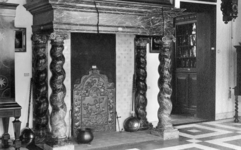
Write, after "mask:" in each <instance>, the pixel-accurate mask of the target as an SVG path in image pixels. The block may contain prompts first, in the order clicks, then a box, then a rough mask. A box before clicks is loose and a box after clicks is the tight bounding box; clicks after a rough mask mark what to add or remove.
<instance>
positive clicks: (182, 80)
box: [174, 73, 188, 112]
mask: <svg viewBox="0 0 241 150" xmlns="http://www.w3.org/2000/svg"><path fill="white" fill-rule="evenodd" d="M187 88H188V74H186V73H177V74H176V101H175V102H174V103H176V106H177V107H178V108H175V109H176V110H177V111H178V112H184V109H187V107H188V99H187V98H188V93H187V92H188V91H187Z"/></svg>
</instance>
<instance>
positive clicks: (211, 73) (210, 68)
mask: <svg viewBox="0 0 241 150" xmlns="http://www.w3.org/2000/svg"><path fill="white" fill-rule="evenodd" d="M180 7H181V8H185V9H186V11H185V12H186V14H185V15H183V16H180V17H177V18H176V20H175V27H176V38H177V41H176V43H175V50H174V55H173V62H174V65H173V96H172V102H173V110H172V114H171V118H172V120H173V125H181V124H188V123H196V122H203V121H211V120H214V119H215V74H216V73H215V71H216V68H215V66H216V53H215V50H214V51H211V48H212V47H215V45H216V6H215V5H207V4H196V3H187V2H181V5H180Z"/></svg>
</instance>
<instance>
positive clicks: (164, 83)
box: [157, 41, 172, 130]
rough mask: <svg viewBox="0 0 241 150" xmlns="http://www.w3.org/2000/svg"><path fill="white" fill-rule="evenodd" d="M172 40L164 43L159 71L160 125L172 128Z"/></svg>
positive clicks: (160, 127)
mask: <svg viewBox="0 0 241 150" xmlns="http://www.w3.org/2000/svg"><path fill="white" fill-rule="evenodd" d="M170 42H171V41H169V42H167V43H164V46H163V48H162V49H161V51H160V53H159V61H160V65H159V67H158V73H159V75H160V77H159V79H158V87H159V89H160V91H159V93H158V104H159V106H160V107H159V109H158V120H159V122H158V125H157V128H159V129H163V130H164V129H168V128H172V123H171V119H170V114H171V111H172V102H171V95H172V86H171V81H172V74H171V53H172V50H171V47H170V44H171V43H170Z"/></svg>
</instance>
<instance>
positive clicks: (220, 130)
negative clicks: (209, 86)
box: [122, 119, 241, 150]
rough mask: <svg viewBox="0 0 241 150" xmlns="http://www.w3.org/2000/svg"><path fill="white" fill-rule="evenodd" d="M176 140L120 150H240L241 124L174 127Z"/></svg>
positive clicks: (228, 123) (225, 122) (223, 123)
mask: <svg viewBox="0 0 241 150" xmlns="http://www.w3.org/2000/svg"><path fill="white" fill-rule="evenodd" d="M176 128H177V129H178V130H179V132H180V133H179V135H180V138H179V139H178V140H168V141H161V142H160V141H159V142H157V141H153V142H148V143H143V144H138V145H135V146H131V147H127V148H125V149H122V150H241V122H240V123H234V122H233V119H228V120H220V121H213V122H204V123H197V124H188V125H181V126H176Z"/></svg>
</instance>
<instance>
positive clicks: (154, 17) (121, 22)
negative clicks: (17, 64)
mask: <svg viewBox="0 0 241 150" xmlns="http://www.w3.org/2000/svg"><path fill="white" fill-rule="evenodd" d="M152 1H153V0H152ZM152 1H151V2H152ZM147 2H149V3H145V2H144V1H143V0H142V1H141V2H130V1H117V0H95V1H94V0H81V1H79V0H65V1H64V0H28V1H27V4H26V5H25V7H26V9H27V10H28V11H30V12H31V13H32V14H33V32H35V33H38V32H45V31H46V32H50V33H52V32H56V33H59V34H61V33H62V34H64V33H66V32H67V33H69V32H90V33H125V34H136V35H163V30H164V28H165V31H166V33H167V34H172V33H173V32H174V31H173V25H172V24H173V18H174V17H176V16H178V15H180V14H181V13H182V12H183V10H182V9H175V8H173V5H171V1H170V0H161V1H160V2H163V3H162V4H161V3H160V2H158V3H150V1H147ZM163 26H164V27H163Z"/></svg>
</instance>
